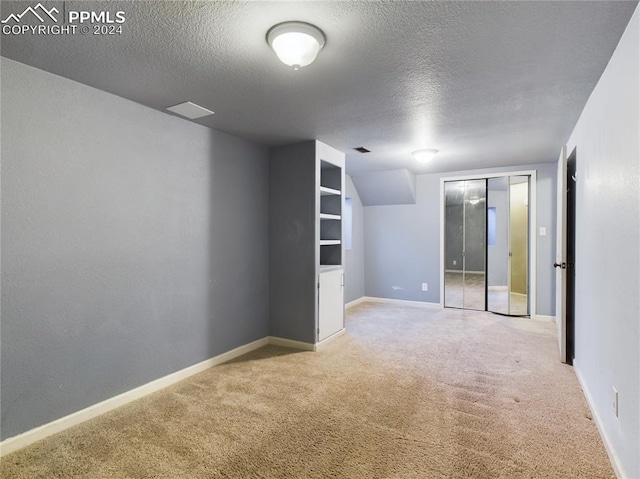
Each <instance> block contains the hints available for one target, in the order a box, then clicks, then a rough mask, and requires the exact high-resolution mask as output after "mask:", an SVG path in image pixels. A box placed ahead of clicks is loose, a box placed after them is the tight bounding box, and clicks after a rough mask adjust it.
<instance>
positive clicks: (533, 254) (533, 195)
mask: <svg viewBox="0 0 640 479" xmlns="http://www.w3.org/2000/svg"><path fill="white" fill-rule="evenodd" d="M504 176H531V181H530V184H529V196H530V204H529V222H530V224H529V228H530V231H529V265H530V268H529V314H530V316H531V317H532V318H533V317H535V316H536V303H537V287H536V286H537V269H538V265H537V261H538V260H537V257H538V255H537V249H538V241H537V239H538V238H537V236H536V232H537V231H538V224H537V221H538V217H537V210H538V197H537V192H538V179H537V170H525V171H501V172H491V171H488V172H486V173H481V174H475V175H462V176H446V177H445V176H443V177H441V178H440V305H441V306H444V271H445V270H444V268H445V264H444V215H445V211H444V184H445V182H446V181H462V180H480V179H485V178H498V177H504Z"/></svg>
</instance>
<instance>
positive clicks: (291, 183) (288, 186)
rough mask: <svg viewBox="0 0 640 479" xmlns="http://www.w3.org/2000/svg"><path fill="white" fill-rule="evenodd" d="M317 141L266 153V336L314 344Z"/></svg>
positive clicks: (316, 257) (276, 148)
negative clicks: (267, 230)
mask: <svg viewBox="0 0 640 479" xmlns="http://www.w3.org/2000/svg"><path fill="white" fill-rule="evenodd" d="M316 209H318V211H319V207H318V205H317V201H316V142H315V141H306V142H303V143H297V144H293V145H287V146H279V147H275V148H270V149H269V264H270V269H269V334H270V335H271V336H276V337H279V338H285V339H291V340H294V341H302V342H306V343H312V344H314V343H315V342H316V323H315V320H316V311H317V308H318V296H317V291H318V287H317V278H318V276H317V274H318V273H317V264H318V254H319V253H318V251H317V250H318V249H319V246H318V238H317V237H316V221H319V220H317V219H316V216H317V215H316Z"/></svg>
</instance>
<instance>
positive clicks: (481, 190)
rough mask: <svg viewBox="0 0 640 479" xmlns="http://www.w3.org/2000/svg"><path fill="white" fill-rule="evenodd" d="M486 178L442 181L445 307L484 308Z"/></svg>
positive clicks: (481, 309)
mask: <svg viewBox="0 0 640 479" xmlns="http://www.w3.org/2000/svg"><path fill="white" fill-rule="evenodd" d="M486 191H487V188H486V180H484V179H483V180H466V181H448V182H445V188H444V194H445V215H446V216H445V274H444V281H445V289H444V291H445V295H444V301H445V307H451V308H464V309H476V310H480V311H484V310H485V309H486V274H485V270H486V268H485V263H486V257H485V255H486V247H485V239H486Z"/></svg>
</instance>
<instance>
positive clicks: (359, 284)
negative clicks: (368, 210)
mask: <svg viewBox="0 0 640 479" xmlns="http://www.w3.org/2000/svg"><path fill="white" fill-rule="evenodd" d="M345 180H346V192H345V193H346V194H345V196H346V197H347V198H351V207H352V217H351V225H352V244H351V249H350V250H346V251H345V263H344V282H345V284H344V302H345V303H349V302H350V301H354V300H356V299H358V298H361V297H362V296H364V210H363V207H362V201H360V196H359V195H358V191H357V190H356V188H355V186H354V185H353V181H351V178H350V177H349V176H347V177H346V178H345Z"/></svg>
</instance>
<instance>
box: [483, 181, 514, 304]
mask: <svg viewBox="0 0 640 479" xmlns="http://www.w3.org/2000/svg"><path fill="white" fill-rule="evenodd" d="M509 271H510V270H509V177H508V176H502V177H499V178H489V179H488V180H487V310H488V311H492V312H494V313H500V314H509Z"/></svg>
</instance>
